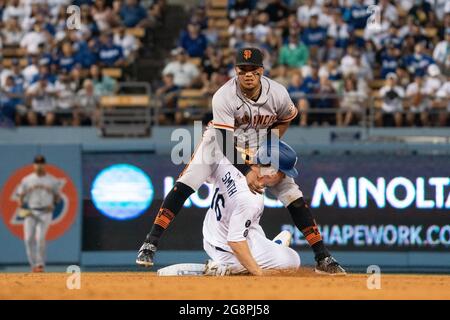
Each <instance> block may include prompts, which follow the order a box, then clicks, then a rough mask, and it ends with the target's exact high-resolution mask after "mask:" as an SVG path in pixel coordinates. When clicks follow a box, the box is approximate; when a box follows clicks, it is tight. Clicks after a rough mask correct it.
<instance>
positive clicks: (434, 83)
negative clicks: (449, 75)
mask: <svg viewBox="0 0 450 320" xmlns="http://www.w3.org/2000/svg"><path fill="white" fill-rule="evenodd" d="M443 82H445V81H442V80H441V71H440V70H439V67H438V66H437V65H435V64H430V65H429V66H428V69H427V76H426V77H425V84H424V86H425V87H426V88H427V90H428V91H429V94H430V95H431V96H435V95H436V93H437V91H438V90H439V89H440V88H441V86H442V84H443Z"/></svg>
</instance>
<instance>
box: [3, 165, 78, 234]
mask: <svg viewBox="0 0 450 320" xmlns="http://www.w3.org/2000/svg"><path fill="white" fill-rule="evenodd" d="M45 168H46V171H47V174H49V175H51V176H53V177H54V178H55V179H56V181H57V182H58V183H59V193H60V195H61V201H60V202H59V203H58V204H57V205H56V207H55V209H54V210H53V219H52V224H51V226H50V229H49V231H48V233H47V240H54V239H57V238H59V237H60V236H62V235H63V234H64V233H65V232H66V231H67V230H68V229H69V228H70V226H71V225H72V224H73V222H74V221H75V217H76V214H77V211H78V193H77V189H76V187H75V185H74V183H73V181H72V179H71V178H70V177H69V176H68V175H67V174H66V173H65V172H64V171H63V170H61V169H59V168H57V167H55V166H52V165H46V166H45ZM31 173H33V165H29V166H26V167H23V168H21V169H19V170H17V171H16V172H14V173H13V174H12V175H11V176H10V177H9V178H8V180H7V181H6V183H5V184H4V188H3V190H2V191H1V193H0V213H1V214H2V218H3V222H4V223H5V225H6V226H7V227H8V229H9V230H10V231H11V233H12V234H14V235H15V236H16V237H18V238H20V239H23V221H24V219H23V218H21V217H19V215H18V213H19V209H20V208H19V206H18V202H17V201H18V196H17V188H18V187H19V185H20V183H21V181H22V179H23V178H25V177H26V176H28V175H29V174H31Z"/></svg>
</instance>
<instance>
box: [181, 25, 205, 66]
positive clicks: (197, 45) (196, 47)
mask: <svg viewBox="0 0 450 320" xmlns="http://www.w3.org/2000/svg"><path fill="white" fill-rule="evenodd" d="M207 44H208V42H207V40H206V37H205V35H204V34H202V33H201V31H200V25H198V24H194V23H189V24H188V26H187V31H183V33H182V34H181V37H180V46H181V47H182V48H183V49H184V50H186V51H187V53H188V54H189V56H190V57H199V58H201V57H203V55H204V53H205V50H206V46H207Z"/></svg>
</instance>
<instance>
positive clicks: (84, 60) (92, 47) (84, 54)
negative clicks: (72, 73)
mask: <svg viewBox="0 0 450 320" xmlns="http://www.w3.org/2000/svg"><path fill="white" fill-rule="evenodd" d="M74 47H78V49H77V53H76V58H75V60H76V61H78V62H79V64H80V65H81V67H82V68H83V69H89V68H90V67H91V66H92V65H93V64H95V63H97V61H98V56H97V51H98V44H97V42H96V40H94V39H92V40H88V42H86V41H84V40H82V41H79V42H78V43H75V44H74ZM72 70H73V69H72Z"/></svg>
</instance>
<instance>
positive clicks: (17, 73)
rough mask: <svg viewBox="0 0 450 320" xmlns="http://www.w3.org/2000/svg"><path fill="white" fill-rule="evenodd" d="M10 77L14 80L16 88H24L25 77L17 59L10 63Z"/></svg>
mask: <svg viewBox="0 0 450 320" xmlns="http://www.w3.org/2000/svg"><path fill="white" fill-rule="evenodd" d="M11 76H12V78H13V80H14V84H15V85H16V86H20V87H22V88H24V86H25V77H24V76H23V74H22V67H21V66H20V61H19V59H13V60H12V61H11Z"/></svg>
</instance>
